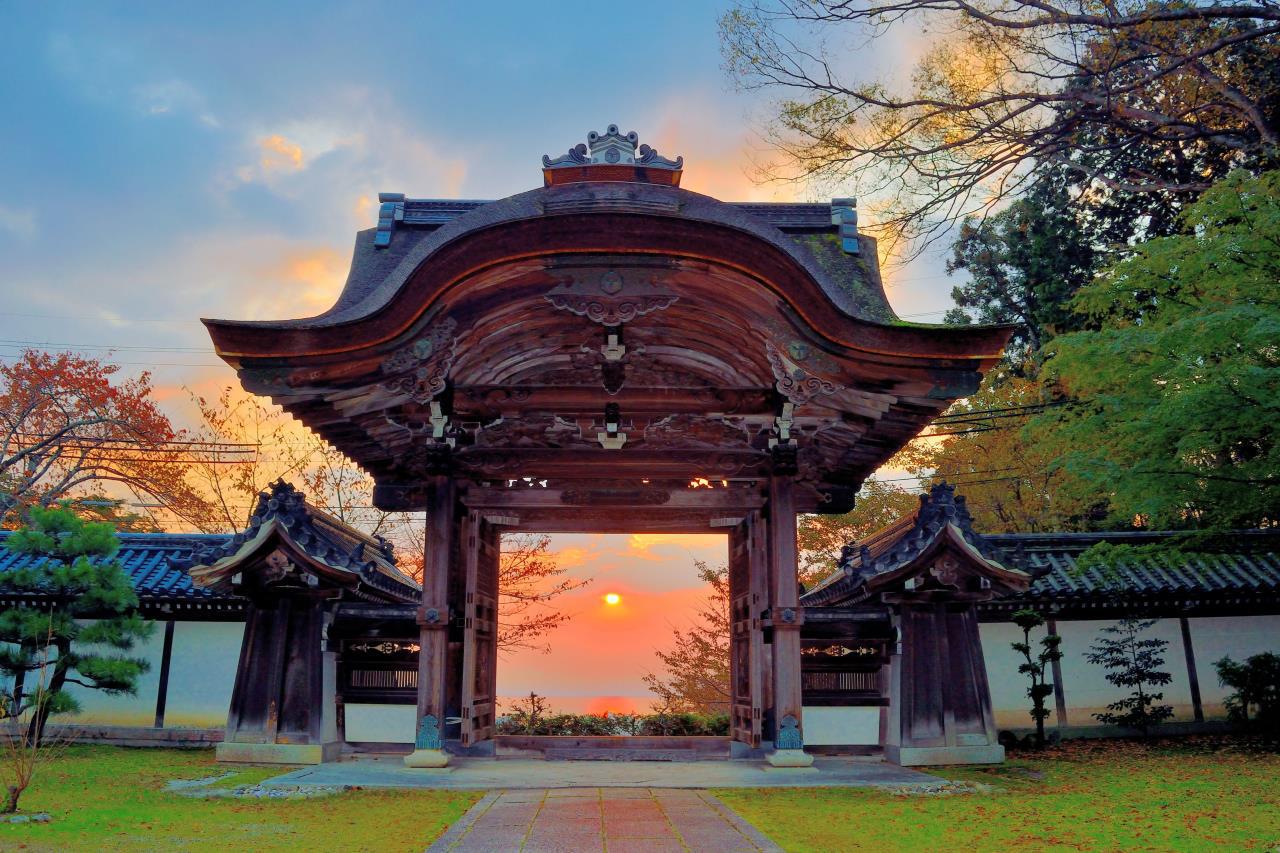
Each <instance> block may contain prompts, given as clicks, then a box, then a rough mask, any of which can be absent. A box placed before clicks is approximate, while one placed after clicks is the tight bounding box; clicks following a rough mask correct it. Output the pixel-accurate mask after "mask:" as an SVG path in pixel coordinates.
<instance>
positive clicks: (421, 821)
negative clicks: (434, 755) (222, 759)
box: [0, 746, 480, 853]
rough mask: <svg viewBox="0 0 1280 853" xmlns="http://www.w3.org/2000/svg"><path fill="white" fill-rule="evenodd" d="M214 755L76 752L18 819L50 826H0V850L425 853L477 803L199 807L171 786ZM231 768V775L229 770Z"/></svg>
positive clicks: (345, 799) (47, 776)
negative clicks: (40, 815) (47, 819)
mask: <svg viewBox="0 0 1280 853" xmlns="http://www.w3.org/2000/svg"><path fill="white" fill-rule="evenodd" d="M228 769H229V768H228V767H227V766H225V765H218V764H215V763H214V761H213V750H198V751H184V750H168V749H122V748H118V747H105V746H85V747H73V748H71V749H70V750H68V751H67V752H66V754H65V755H64V756H62V757H61V758H59V759H58V760H57V762H55V763H54V764H52V765H49V766H46V767H44V768H42V769H41V770H40V774H39V775H37V776H36V780H35V782H34V783H33V784H32V786H31V787H30V788H28V789H27V792H26V793H25V794H24V795H23V797H22V800H21V802H20V806H21V809H22V812H24V813H31V812H37V811H47V812H49V813H50V814H51V815H52V816H53V822H52V823H48V824H17V825H14V824H3V825H0V850H218V851H222V853H229V852H230V851H235V850H374V849H377V850H413V851H419V853H420V851H422V850H425V849H426V848H427V846H428V845H429V844H430V843H431V842H432V841H433V840H435V838H436V836H438V835H439V834H440V833H442V832H443V831H444V830H445V827H447V826H448V825H449V824H450V823H452V822H453V821H455V820H457V819H458V818H459V817H461V815H462V813H463V812H465V811H466V810H467V809H468V808H470V807H471V804H472V803H474V802H475V801H476V800H477V799H479V798H480V793H479V792H470V791H380V790H363V791H350V792H347V793H343V794H338V795H335V796H332V797H318V798H315V799H309V800H256V799H197V798H192V797H183V796H179V795H178V794H174V793H169V792H167V791H165V790H164V787H165V783H166V782H168V781H169V780H171V779H199V778H202V777H207V776H215V775H219V774H221V773H225V772H227V771H228ZM231 769H234V768H231ZM285 769H287V768H280V767H244V768H241V769H240V770H239V772H238V773H237V774H236V776H235V778H232V779H228V780H226V781H225V782H222V783H220V785H222V786H236V785H252V784H254V783H256V782H260V781H262V780H263V779H267V778H270V777H272V776H279V775H280V774H281V773H282V772H283V771H284V770H285Z"/></svg>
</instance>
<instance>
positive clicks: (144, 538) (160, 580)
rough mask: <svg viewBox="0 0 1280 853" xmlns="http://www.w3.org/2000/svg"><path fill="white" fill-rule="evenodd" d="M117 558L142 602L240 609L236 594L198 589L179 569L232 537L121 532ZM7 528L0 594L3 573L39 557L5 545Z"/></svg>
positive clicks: (2, 534) (0, 541)
mask: <svg viewBox="0 0 1280 853" xmlns="http://www.w3.org/2000/svg"><path fill="white" fill-rule="evenodd" d="M118 536H119V539H120V550H119V551H118V552H116V556H115V558H114V559H116V560H119V561H120V564H121V565H122V566H123V567H124V570H125V572H127V573H128V575H129V579H130V580H131V581H133V588H134V590H135V591H136V592H137V593H138V597H139V598H140V599H142V602H143V604H144V605H147V604H153V603H154V604H158V603H170V604H173V603H183V602H188V603H192V604H219V605H223V606H231V607H234V608H235V609H239V608H240V607H241V606H242V601H241V599H240V598H239V597H238V596H234V595H227V594H224V593H217V592H213V591H211V590H207V589H197V588H196V587H195V585H194V584H192V583H191V577H190V576H189V575H188V574H187V572H186V570H185V569H183V568H181V567H180V566H181V564H182V561H183V560H189V559H190V558H191V555H192V554H193V553H195V551H196V550H197V549H199V548H207V547H210V546H217V545H220V544H222V543H224V542H227V541H229V540H230V539H231V537H230V536H229V535H222V534H212V535H210V534H202V533H187V534H182V533H121V534H118ZM8 538H9V531H0V596H3V594H4V593H3V575H4V573H5V572H9V571H13V570H14V569H17V568H21V567H24V566H30V565H33V564H37V563H38V561H39V560H40V559H43V558H39V557H32V556H31V555H29V554H17V553H14V552H13V551H10V550H9V549H8V548H6V547H4V544H5V542H6V540H7V539H8Z"/></svg>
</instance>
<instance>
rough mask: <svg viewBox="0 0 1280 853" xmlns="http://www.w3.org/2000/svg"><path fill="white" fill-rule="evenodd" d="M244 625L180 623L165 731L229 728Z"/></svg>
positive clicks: (175, 641)
mask: <svg viewBox="0 0 1280 853" xmlns="http://www.w3.org/2000/svg"><path fill="white" fill-rule="evenodd" d="M243 637H244V623H243V622H179V623H177V625H176V626H175V630H174V632H173V659H172V662H171V664H170V667H169V703H168V709H167V710H166V712H165V727H166V728H169V727H174V726H207V727H215V726H216V727H221V726H225V725H226V724H227V710H228V709H229V708H230V707H231V690H232V688H233V687H235V682H236V666H237V665H238V664H239V663H240V641H241V639H243Z"/></svg>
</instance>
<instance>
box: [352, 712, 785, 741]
mask: <svg viewBox="0 0 1280 853" xmlns="http://www.w3.org/2000/svg"><path fill="white" fill-rule="evenodd" d="M806 713H807V712H806ZM417 714H418V709H417V707H416V706H414V705H347V706H346V717H347V740H348V741H377V742H380V743H413V742H414V729H415V728H416V727H417V725H418V720H417ZM806 719H808V718H807V717H806ZM806 732H807V730H806Z"/></svg>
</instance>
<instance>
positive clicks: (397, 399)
mask: <svg viewBox="0 0 1280 853" xmlns="http://www.w3.org/2000/svg"><path fill="white" fill-rule="evenodd" d="M542 171H543V186H542V187H541V188H539V189H535V190H532V191H529V192H525V193H521V194H518V195H514V196H511V197H508V198H504V199H500V200H497V201H487V202H481V201H457V200H439V199H436V200H431V199H408V198H405V197H404V196H403V195H399V194H383V195H382V196H381V197H380V204H381V206H380V209H379V220H378V225H377V227H376V228H374V229H370V230H369V231H364V232H361V233H360V234H358V235H357V239H356V245H355V251H354V256H353V261H352V267H351V272H350V275H349V277H348V280H347V283H346V287H345V289H344V290H343V292H342V294H341V296H340V297H339V299H338V301H337V303H336V304H335V305H334V306H333V307H332V308H331V309H330V310H329V311H327V312H325V313H324V314H321V315H320V316H317V317H312V318H308V319H303V320H288V321H278V322H275V321H273V322H239V321H228V320H206V321H205V323H206V326H207V327H208V329H209V332H210V335H211V337H212V338H213V341H214V344H215V346H216V348H217V352H218V354H219V355H220V356H221V357H222V358H223V359H224V360H225V361H227V362H228V363H229V364H231V365H232V366H233V367H235V368H236V369H237V371H238V372H239V376H240V379H241V381H242V383H243V385H244V387H245V388H246V389H248V390H250V391H252V392H255V393H258V394H263V395H267V396H270V397H271V399H272V400H274V401H275V402H277V403H279V404H280V405H282V406H283V407H284V408H285V409H286V410H287V411H289V412H290V413H292V414H293V415H294V416H296V417H297V418H298V419H300V420H301V421H302V422H303V423H304V424H306V425H307V426H308V427H310V428H311V429H312V430H314V431H315V432H316V433H318V434H319V435H321V436H323V437H324V438H325V439H327V440H328V441H329V442H331V443H332V444H333V445H334V446H335V447H337V448H338V449H339V450H341V451H342V452H344V453H345V454H346V455H347V456H349V457H350V458H351V459H353V460H355V461H356V462H357V463H358V464H359V465H360V466H361V467H362V468H364V470H366V471H367V472H368V473H369V474H370V475H372V477H373V478H374V480H375V481H376V489H375V493H374V500H375V503H376V504H377V505H378V506H380V507H382V508H384V509H388V510H421V511H425V512H426V515H427V521H426V525H427V549H426V555H425V577H424V581H423V585H422V599H421V605H420V607H419V609H418V615H417V621H418V625H419V628H420V637H419V643H420V646H421V651H420V652H419V656H418V679H417V689H418V713H419V726H418V742H417V746H418V749H417V750H416V752H415V753H414V756H411V757H410V758H411V760H412V761H413V762H415V763H420V764H426V765H430V764H436V765H438V764H442V763H444V762H446V761H447V760H448V759H447V754H446V753H447V752H448V751H449V750H463V751H473V752H474V751H481V750H482V749H483V747H484V745H485V744H486V743H487V742H488V741H489V739H490V737H491V733H492V728H493V698H494V696H493V693H494V659H495V654H494V634H495V627H496V626H495V620H494V607H495V598H496V594H497V590H496V578H495V574H496V559H497V542H498V535H499V532H500V531H502V530H513V531H515V530H532V531H541V532H564V531H577V532H598V533H608V532H644V531H674V532H715V531H722V532H726V533H727V534H728V535H729V538H730V542H731V554H732V577H733V584H732V597H733V638H732V647H733V665H732V669H733V738H734V740H735V742H736V743H738V744H740V745H741V748H742V749H744V750H748V751H750V750H757V749H759V750H763V751H764V752H765V753H767V754H768V755H769V756H770V760H772V761H774V762H775V763H780V764H787V763H803V762H804V761H805V760H806V757H805V755H804V753H803V750H802V746H803V719H802V716H803V715H802V708H801V637H800V631H801V628H802V626H803V625H804V622H805V616H804V608H803V607H802V606H801V604H800V600H799V593H800V590H799V588H798V584H797V580H796V515H797V513H802V512H844V511H847V510H848V509H849V508H851V506H852V502H853V496H854V494H855V492H856V491H857V489H858V488H859V486H860V485H861V483H862V481H863V480H864V478H866V477H867V476H868V475H869V474H870V473H871V472H872V471H874V470H875V469H876V468H877V467H878V466H879V465H880V464H882V463H883V462H884V461H885V460H886V459H887V458H888V457H889V456H891V455H892V454H893V453H894V452H895V451H896V450H897V449H898V448H900V447H901V446H902V445H903V444H904V443H906V442H907V441H908V440H910V439H911V438H912V437H913V436H914V435H916V434H917V433H918V432H919V431H920V430H921V429H922V428H923V427H924V426H925V425H926V424H927V423H928V422H929V421H930V420H931V419H932V418H934V417H935V416H936V415H937V414H938V413H939V412H940V411H941V410H942V409H944V408H945V407H946V406H947V405H948V404H949V403H950V402H951V401H952V400H953V399H955V398H957V397H959V396H962V395H964V394H968V393H971V392H973V391H974V390H976V388H977V387H978V383H979V381H980V378H981V373H982V371H983V370H984V369H986V367H988V366H989V365H990V364H992V363H994V362H995V361H996V360H997V359H998V358H999V356H1000V353H1001V351H1002V349H1003V347H1004V344H1005V342H1006V340H1007V338H1008V334H1009V330H1008V329H1005V328H993V327H927V326H919V325H915V324H906V323H902V322H901V321H899V320H897V318H896V317H895V316H894V315H893V312H892V310H891V309H890V307H889V305H888V303H887V301H886V300H885V297H884V293H883V289H882V287H881V284H880V278H879V268H878V265H877V261H876V247H875V241H874V240H872V239H870V238H868V237H866V236H864V235H860V234H858V232H857V216H856V210H855V207H854V202H853V200H852V199H835V200H833V201H832V202H830V203H829V204H828V203H822V204H732V203H726V202H722V201H718V200H716V199H713V198H709V197H707V196H704V195H699V194H697V193H693V192H689V191H687V190H684V189H681V188H680V186H679V185H680V179H681V175H682V173H683V160H682V159H677V160H669V159H667V158H665V157H662V156H661V155H659V154H658V153H657V152H656V151H655V150H653V149H652V148H651V147H649V146H647V145H640V144H639V140H638V138H637V137H636V135H635V134H634V133H628V134H623V133H621V132H620V131H619V130H618V128H617V127H615V126H610V127H609V128H608V129H607V130H606V131H605V132H604V133H592V134H590V135H589V136H588V141H587V143H586V144H581V145H577V146H575V147H574V148H572V149H570V151H569V152H568V153H567V154H566V155H563V156H561V157H557V158H551V157H544V158H543V170H542Z"/></svg>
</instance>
